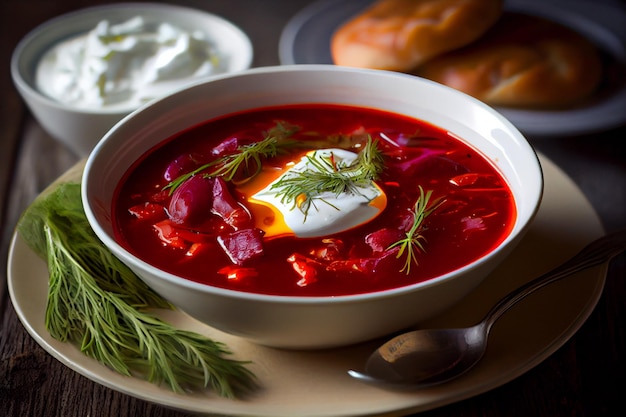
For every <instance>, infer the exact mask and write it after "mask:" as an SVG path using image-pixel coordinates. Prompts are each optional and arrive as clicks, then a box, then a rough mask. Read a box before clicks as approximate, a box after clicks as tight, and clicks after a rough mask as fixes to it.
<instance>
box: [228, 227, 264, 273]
mask: <svg viewBox="0 0 626 417" xmlns="http://www.w3.org/2000/svg"><path fill="white" fill-rule="evenodd" d="M217 242H218V243H219V244H220V246H221V247H222V249H224V252H225V253H226V254H227V255H228V257H229V258H230V260H231V261H232V263H234V264H236V265H244V264H245V263H247V262H249V261H251V260H252V259H256V258H258V257H260V256H261V255H263V231H262V230H261V229H242V230H237V231H235V232H232V233H229V234H226V235H221V236H218V238H217Z"/></svg>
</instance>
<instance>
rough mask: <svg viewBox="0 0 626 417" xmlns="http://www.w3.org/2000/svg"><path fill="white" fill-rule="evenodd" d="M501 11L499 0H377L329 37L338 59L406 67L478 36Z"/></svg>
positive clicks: (369, 65)
mask: <svg viewBox="0 0 626 417" xmlns="http://www.w3.org/2000/svg"><path fill="white" fill-rule="evenodd" d="M501 14H502V0H379V1H377V2H376V3H374V4H373V5H372V6H370V7H369V8H368V9H366V10H365V11H363V12H362V13H360V14H359V15H357V16H355V17H354V18H353V19H351V20H349V21H348V22H346V23H344V24H343V25H341V26H340V27H339V28H338V29H337V31H336V32H335V33H334V34H333V36H332V38H331V54H332V57H333V61H334V63H335V64H337V65H343V66H350V67H361V68H373V69H386V70H394V71H409V70H411V69H413V68H415V67H416V66H417V65H419V64H421V63H422V62H424V61H426V60H428V59H430V58H432V57H433V56H436V55H439V54H441V53H443V52H447V51H450V50H453V49H455V48H459V47H461V46H464V45H466V44H468V43H470V42H473V41H474V40H476V39H478V38H479V37H480V36H481V35H482V34H483V33H484V32H485V31H486V30H487V29H489V28H490V27H491V26H492V25H493V24H494V23H495V22H496V21H497V20H498V18H499V17H500V16H501Z"/></svg>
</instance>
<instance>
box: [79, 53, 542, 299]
mask: <svg viewBox="0 0 626 417" xmlns="http://www.w3.org/2000/svg"><path fill="white" fill-rule="evenodd" d="M292 71H301V72H305V71H330V72H347V73H362V74H371V75H372V76H390V77H409V78H413V79H416V80H418V81H417V82H420V83H424V84H430V85H431V86H434V88H437V89H441V90H442V91H444V90H445V91H448V93H451V94H454V95H460V96H464V99H466V100H467V101H468V104H471V105H474V106H478V107H479V108H482V109H483V110H485V111H487V112H488V113H490V115H491V116H493V117H495V118H496V119H497V120H498V121H499V122H500V123H502V124H503V126H505V127H506V128H507V129H508V132H509V133H511V134H512V135H513V136H515V137H516V138H517V139H518V140H519V142H520V144H521V145H522V146H523V147H524V148H526V151H527V152H528V155H529V156H532V157H531V158H529V160H531V161H532V162H533V164H532V167H533V171H534V172H535V174H536V176H537V182H536V183H535V184H536V190H535V192H534V194H533V196H532V206H530V205H529V206H530V207H532V209H531V211H530V212H529V213H528V216H527V217H528V218H527V219H526V220H525V222H524V223H521V222H519V217H518V218H516V220H515V224H514V225H513V227H512V228H511V230H510V232H509V233H508V234H507V235H506V236H505V238H504V239H503V240H502V241H501V242H500V243H499V244H498V245H497V246H496V247H495V248H494V249H493V250H492V251H490V252H488V253H487V254H485V255H483V256H481V257H480V258H478V259H476V260H474V261H473V262H471V263H469V264H466V265H464V266H462V267H460V268H457V269H454V270H452V271H449V272H447V273H445V274H443V275H440V276H437V277H434V278H430V279H427V280H425V281H421V282H417V283H413V284H409V285H405V286H401V287H395V288H390V289H386V290H380V291H374V292H365V293H356V294H347V295H336V296H288V295H275V294H263V293H254V292H245V291H238V290H232V289H228V288H221V287H217V286H212V285H209V284H204V283H199V282H196V281H192V280H190V279H187V278H184V277H180V276H177V275H175V274H172V273H169V272H166V271H164V270H162V269H159V268H157V267H155V266H153V265H151V264H149V263H148V262H146V261H144V260H142V259H141V258H139V257H137V256H135V255H133V254H132V253H130V251H128V250H127V249H125V248H124V247H123V246H122V245H121V244H119V243H118V242H117V241H116V239H115V238H114V237H113V236H111V235H109V233H107V232H106V231H105V230H103V229H102V227H101V226H100V223H99V221H98V217H97V216H96V215H95V213H94V212H93V210H92V202H91V200H90V190H89V189H88V188H89V187H88V184H89V177H90V175H97V174H94V172H93V170H92V168H93V165H94V164H95V163H96V161H97V160H98V159H99V158H101V156H100V154H101V152H102V150H103V148H105V147H106V146H107V142H108V140H107V139H108V138H109V137H112V136H114V135H115V134H116V132H117V130H118V129H119V128H120V127H121V126H123V125H124V123H125V122H126V121H127V120H129V119H131V118H133V117H135V115H136V114H140V113H142V112H146V111H148V110H149V109H150V108H151V107H153V106H158V105H159V103H160V102H161V101H165V100H168V98H169V97H171V96H166V97H163V98H161V99H157V100H153V101H152V102H150V103H149V104H148V105H146V106H143V107H142V108H140V109H138V110H136V111H135V112H133V113H131V114H129V115H127V116H126V117H125V118H123V119H122V120H121V121H120V122H118V123H117V124H116V125H115V126H114V127H113V128H112V129H111V130H109V132H107V134H106V135H105V136H104V137H103V139H102V140H101V141H100V142H99V143H98V144H97V145H96V147H95V148H94V150H93V151H92V152H91V153H90V155H89V157H88V159H87V161H86V164H85V168H84V171H83V177H82V179H83V181H82V184H81V196H82V200H83V206H84V209H85V214H86V216H87V219H88V221H89V223H90V224H91V226H92V228H93V229H94V232H95V233H96V234H97V235H98V237H99V238H100V239H101V240H102V241H103V242H104V243H105V244H106V246H107V247H108V248H109V249H110V250H111V251H112V252H113V253H114V254H115V255H116V256H117V257H119V258H120V259H122V260H124V261H125V263H127V264H130V265H132V266H133V267H140V268H142V269H144V270H146V271H147V272H148V273H150V274H151V275H154V276H159V279H162V280H164V281H167V282H168V283H169V284H173V285H175V286H177V287H184V288H187V289H192V290H194V291H199V292H201V293H205V294H212V295H218V296H221V297H227V298H236V299H242V300H244V299H245V300H250V301H256V302H270V303H279V304H282V305H288V304H302V305H321V304H351V303H361V302H368V301H371V300H373V299H383V298H393V297H396V296H398V295H401V294H406V293H410V292H414V291H416V290H418V289H421V288H426V287H432V286H437V285H440V284H442V283H444V282H446V281H448V280H449V279H450V278H451V277H453V276H454V275H457V274H462V273H465V272H469V271H471V270H474V269H477V268H479V267H481V266H482V265H483V264H484V263H486V262H488V261H490V260H491V258H493V257H495V256H496V255H498V254H499V253H501V251H503V250H504V249H505V248H506V247H509V244H510V243H512V242H513V241H515V240H518V239H520V238H521V237H522V236H523V234H524V233H525V232H526V231H527V229H528V228H529V226H530V223H531V222H532V220H533V219H534V217H535V215H536V213H537V211H538V210H539V206H540V204H541V200H542V196H543V190H544V176H543V170H542V168H541V163H540V160H539V157H538V155H537V153H536V151H535V150H534V148H533V146H532V145H531V144H530V142H529V141H528V140H527V139H526V137H525V136H524V135H523V134H522V133H521V132H520V131H519V130H518V129H517V128H516V127H515V126H514V125H513V124H512V123H511V122H509V121H508V119H506V118H505V117H504V116H503V115H502V114H501V113H499V112H498V111H497V110H495V109H494V108H492V107H491V106H488V105H487V104H485V103H483V102H481V101H479V100H477V99H475V98H473V97H471V96H469V95H467V94H465V93H462V92H460V91H458V90H455V89H452V88H450V87H447V86H444V85H442V84H438V83H436V82H433V81H430V80H427V79H424V78H420V77H416V76H413V75H410V74H403V73H398V72H393V71H384V70H370V69H362V68H352V67H341V66H335V65H329V64H295V65H277V66H267V67H257V68H251V69H248V70H245V71H241V72H237V73H227V74H220V75H219V76H216V77H214V78H212V79H210V80H206V81H201V82H198V83H195V84H193V85H190V86H188V87H186V88H184V89H182V90H179V91H177V92H176V93H174V94H173V95H180V94H184V93H185V92H186V91H187V90H190V89H193V88H196V87H198V86H201V85H204V84H208V83H215V82H219V81H220V80H222V79H231V78H237V77H248V76H254V75H255V74H270V73H282V72H292ZM479 151H480V150H479ZM127 168H129V167H127ZM529 204H530V203H529ZM107 210H109V211H110V208H107ZM518 216H519V212H518ZM518 224H519V225H518Z"/></svg>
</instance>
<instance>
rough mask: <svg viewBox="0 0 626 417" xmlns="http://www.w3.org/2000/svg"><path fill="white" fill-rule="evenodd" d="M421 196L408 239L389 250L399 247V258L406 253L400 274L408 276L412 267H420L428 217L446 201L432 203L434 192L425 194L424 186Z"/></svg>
mask: <svg viewBox="0 0 626 417" xmlns="http://www.w3.org/2000/svg"><path fill="white" fill-rule="evenodd" d="M419 190H420V195H419V197H418V198H417V200H416V201H415V204H414V205H413V224H412V225H411V228H410V229H409V230H408V231H407V232H406V237H405V238H403V239H400V240H399V241H397V242H395V243H392V244H391V245H390V246H389V247H388V248H387V249H388V250H389V249H392V248H395V247H399V248H400V250H399V251H398V255H397V256H396V257H397V258H400V257H402V256H403V255H404V253H405V252H406V260H405V262H404V266H403V267H402V269H401V270H400V272H405V273H406V274H407V275H408V274H409V273H410V272H411V265H412V264H415V265H418V262H417V252H424V251H425V250H424V244H423V243H424V242H425V241H426V238H424V236H423V235H422V234H421V233H420V232H421V230H422V226H423V223H424V220H425V219H426V217H428V216H429V215H430V214H431V213H432V212H434V211H435V210H437V209H438V208H439V207H441V205H442V204H443V203H444V200H443V199H441V198H438V199H436V200H434V201H432V202H431V201H430V199H431V196H432V193H433V192H432V190H429V191H428V192H424V189H423V188H422V186H419Z"/></svg>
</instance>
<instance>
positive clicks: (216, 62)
mask: <svg viewBox="0 0 626 417" xmlns="http://www.w3.org/2000/svg"><path fill="white" fill-rule="evenodd" d="M252 58H253V48H252V42H251V41H250V39H249V38H248V36H247V35H246V34H245V33H244V32H243V31H242V30H241V29H240V28H238V27H237V26H235V25H234V24H232V23H231V22H229V21H227V20H225V19H223V18H222V17H219V16H217V15H214V14H211V13H207V12H205V11H202V10H197V9H193V8H188V7H181V6H175V5H168V4H159V3H117V4H110V5H104V6H96V7H90V8H86V9H81V10H77V11H74V12H71V13H68V14H65V15H62V16H59V17H56V18H54V19H51V20H49V21H47V22H45V23H43V24H42V25H40V26H38V27H36V28H35V29H33V30H32V31H31V32H30V33H28V34H27V35H26V36H25V37H24V38H23V39H22V40H21V41H20V43H19V44H18V45H17V47H16V48H15V50H14V52H13V56H12V59H11V75H12V78H13V82H14V84H15V86H16V88H17V90H18V91H19V93H20V94H21V96H22V98H23V99H24V101H25V102H26V104H27V105H28V107H29V108H30V110H31V111H32V113H33V115H34V116H35V118H36V119H37V121H38V122H39V123H40V124H41V126H42V127H43V128H44V130H46V132H47V133H49V134H50V136H52V137H53V138H55V139H57V140H58V141H59V142H62V143H63V144H65V145H67V147H68V148H70V149H71V150H73V151H74V152H75V153H76V154H78V155H80V156H85V155H87V154H89V153H90V152H91V150H92V149H93V147H94V146H95V145H96V143H98V141H99V140H100V139H101V138H102V136H104V134H105V133H106V132H107V131H108V130H109V129H110V128H111V127H113V125H115V123H117V122H118V121H120V120H121V119H122V118H123V117H125V116H126V115H128V114H129V113H131V112H132V111H134V110H136V109H137V108H139V107H140V106H141V105H143V104H144V103H146V102H148V101H151V100H152V99H157V98H161V97H163V96H166V95H169V94H171V93H173V92H174V91H177V90H179V89H181V88H184V87H186V86H188V85H190V84H193V83H195V82H198V81H201V80H206V79H207V78H210V77H213V76H215V75H218V74H223V73H230V72H237V71H242V70H245V69H248V68H250V66H251V65H252Z"/></svg>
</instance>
